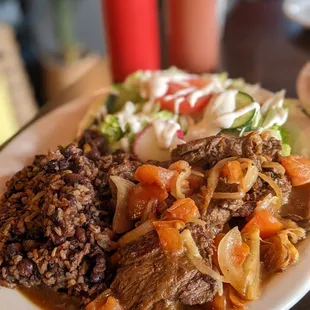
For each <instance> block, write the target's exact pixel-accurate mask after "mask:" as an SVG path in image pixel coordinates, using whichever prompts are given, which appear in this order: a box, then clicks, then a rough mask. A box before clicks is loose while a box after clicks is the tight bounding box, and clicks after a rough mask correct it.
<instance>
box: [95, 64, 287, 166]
mask: <svg viewBox="0 0 310 310" xmlns="http://www.w3.org/2000/svg"><path fill="white" fill-rule="evenodd" d="M288 106H289V103H288V100H286V99H285V91H284V90H281V91H279V92H276V93H272V92H270V91H267V90H265V89H263V88H261V87H260V86H259V85H257V84H256V85H252V84H248V83H246V82H244V80H243V79H230V78H229V77H228V76H227V74H226V73H220V74H203V75H196V74H189V73H186V72H184V71H181V70H178V69H176V68H170V69H168V70H159V71H137V72H135V73H133V74H131V75H130V76H128V77H127V79H126V80H125V81H124V83H122V84H118V85H115V86H113V91H112V95H111V96H110V98H109V100H108V103H107V105H106V109H105V111H104V112H102V110H101V117H102V114H103V116H104V117H102V118H101V120H100V121H99V122H97V126H98V129H99V131H100V132H101V133H102V134H103V136H104V137H105V139H106V141H107V143H108V146H109V148H110V149H111V150H112V151H113V150H117V149H123V150H124V151H126V152H133V153H134V154H135V155H137V157H138V158H139V159H140V160H142V161H146V160H149V159H151V160H158V161H165V160H169V159H170V153H171V151H172V150H173V149H174V148H175V147H176V146H177V145H178V144H183V143H186V142H188V141H191V140H194V139H198V138H204V137H209V136H213V135H217V134H219V133H223V134H229V135H234V136H243V135H246V134H247V133H248V132H249V131H257V132H259V133H261V132H263V131H268V132H269V133H270V135H271V136H273V137H275V138H277V139H279V140H281V141H282V143H283V151H282V152H283V155H289V154H290V146H289V140H290V137H289V134H288V132H287V130H286V129H285V128H284V127H283V125H284V124H285V122H286V121H287V118H288Z"/></svg>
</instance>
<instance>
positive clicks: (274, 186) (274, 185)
mask: <svg viewBox="0 0 310 310" xmlns="http://www.w3.org/2000/svg"><path fill="white" fill-rule="evenodd" d="M258 175H259V177H260V178H261V179H263V180H264V181H265V182H266V183H268V184H269V185H270V187H271V188H272V189H273V190H274V192H275V194H276V195H277V197H278V200H277V202H276V203H277V208H278V210H280V208H281V206H282V201H283V198H282V192H281V190H280V188H279V186H278V185H277V183H276V182H275V181H274V180H272V179H271V178H270V177H268V176H267V175H265V174H263V173H261V172H259V173H258Z"/></svg>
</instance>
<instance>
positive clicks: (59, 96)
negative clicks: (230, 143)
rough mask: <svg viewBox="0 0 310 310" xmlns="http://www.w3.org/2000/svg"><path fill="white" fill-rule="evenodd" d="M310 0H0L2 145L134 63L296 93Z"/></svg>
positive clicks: (306, 54) (306, 52)
mask: <svg viewBox="0 0 310 310" xmlns="http://www.w3.org/2000/svg"><path fill="white" fill-rule="evenodd" d="M309 2H310V1H309V0H286V1H284V0H251V1H250V0H248V1H245V0H243V1H242V0H195V1H192V0H161V1H160V0H148V1H143V0H127V1H122V0H0V42H1V44H0V144H1V143H3V142H4V141H5V140H7V139H8V138H9V137H11V136H12V135H14V133H16V132H17V131H18V130H19V129H20V128H21V127H22V126H24V125H25V124H27V123H28V122H29V121H30V120H31V119H33V118H35V117H38V115H42V113H44V112H46V111H48V110H50V109H52V108H55V107H57V106H59V105H61V104H64V103H66V102H68V101H72V100H74V99H76V98H79V97H81V96H85V95H87V94H90V93H93V92H94V91H97V90H99V89H101V88H104V87H106V86H107V85H109V84H111V83H112V82H120V81H121V80H122V79H123V78H124V77H125V76H126V74H128V73H130V72H132V71H134V70H136V69H139V68H141V69H159V68H167V67H169V66H171V65H175V66H178V67H180V68H182V69H185V70H188V71H193V72H197V73H200V72H213V71H217V72H221V71H227V72H228V73H229V75H230V76H231V77H244V78H245V79H246V80H248V81H249V82H251V83H256V82H259V83H261V84H262V86H264V87H265V88H268V89H270V90H273V91H276V90H280V89H282V88H285V89H286V90H287V94H288V96H292V97H294V96H296V90H295V82H296V77H297V75H298V72H299V70H300V69H301V67H302V66H303V65H304V64H305V63H306V62H307V61H308V60H309V58H310V32H309V30H307V28H309V27H310V21H309V18H310V5H309ZM307 10H308V11H307ZM42 108H43V109H42Z"/></svg>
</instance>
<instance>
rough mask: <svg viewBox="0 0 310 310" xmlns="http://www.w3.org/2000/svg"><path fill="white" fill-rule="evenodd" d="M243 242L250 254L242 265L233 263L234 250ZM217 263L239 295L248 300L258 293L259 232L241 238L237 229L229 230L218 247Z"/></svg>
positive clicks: (251, 232) (255, 231) (252, 232)
mask: <svg viewBox="0 0 310 310" xmlns="http://www.w3.org/2000/svg"><path fill="white" fill-rule="evenodd" d="M242 242H245V243H246V244H247V245H248V246H249V248H250V253H249V255H247V257H246V259H245V262H244V263H243V265H238V264H236V263H235V262H234V261H233V257H234V249H235V247H236V246H241V245H242ZM218 262H219V266H220V268H221V271H222V273H223V275H224V277H225V278H226V279H227V280H228V281H229V283H230V284H231V286H232V287H233V288H235V289H236V290H237V291H238V293H239V294H241V295H242V296H243V297H245V298H246V299H249V300H253V299H255V298H256V297H257V296H258V295H259V292H260V238H259V230H258V229H253V230H252V231H250V232H249V233H246V234H244V235H243V236H241V233H240V232H239V230H238V227H234V228H233V229H232V230H230V231H229V232H228V233H227V234H226V235H225V236H224V238H223V239H222V240H221V241H220V243H219V246H218Z"/></svg>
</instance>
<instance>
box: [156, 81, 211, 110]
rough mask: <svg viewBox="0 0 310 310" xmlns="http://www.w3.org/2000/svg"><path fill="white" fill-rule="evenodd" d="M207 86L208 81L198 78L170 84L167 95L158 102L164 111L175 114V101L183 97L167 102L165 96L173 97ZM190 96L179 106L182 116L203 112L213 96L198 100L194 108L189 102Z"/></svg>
mask: <svg viewBox="0 0 310 310" xmlns="http://www.w3.org/2000/svg"><path fill="white" fill-rule="evenodd" d="M207 84H208V81H205V80H202V79H198V78H196V79H191V80H186V81H184V83H182V82H180V83H176V82H169V86H168V91H167V93H166V94H165V95H164V96H163V97H160V98H157V100H158V101H159V103H160V106H161V108H162V109H164V110H169V111H172V112H175V101H176V100H177V99H178V98H180V97H181V96H180V97H175V98H172V99H170V100H166V99H165V96H167V95H173V94H175V93H176V92H178V91H180V90H182V89H186V88H189V87H195V88H196V89H199V88H202V87H204V86H206V85H207ZM188 95H189V94H188ZM188 95H185V96H183V97H184V100H183V101H182V102H181V103H180V104H179V113H181V114H190V113H196V112H200V111H202V110H203V108H204V107H205V106H206V104H207V103H208V102H209V101H210V98H211V95H206V96H202V97H200V98H198V99H197V101H196V103H195V105H194V106H191V105H190V103H189V101H188Z"/></svg>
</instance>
